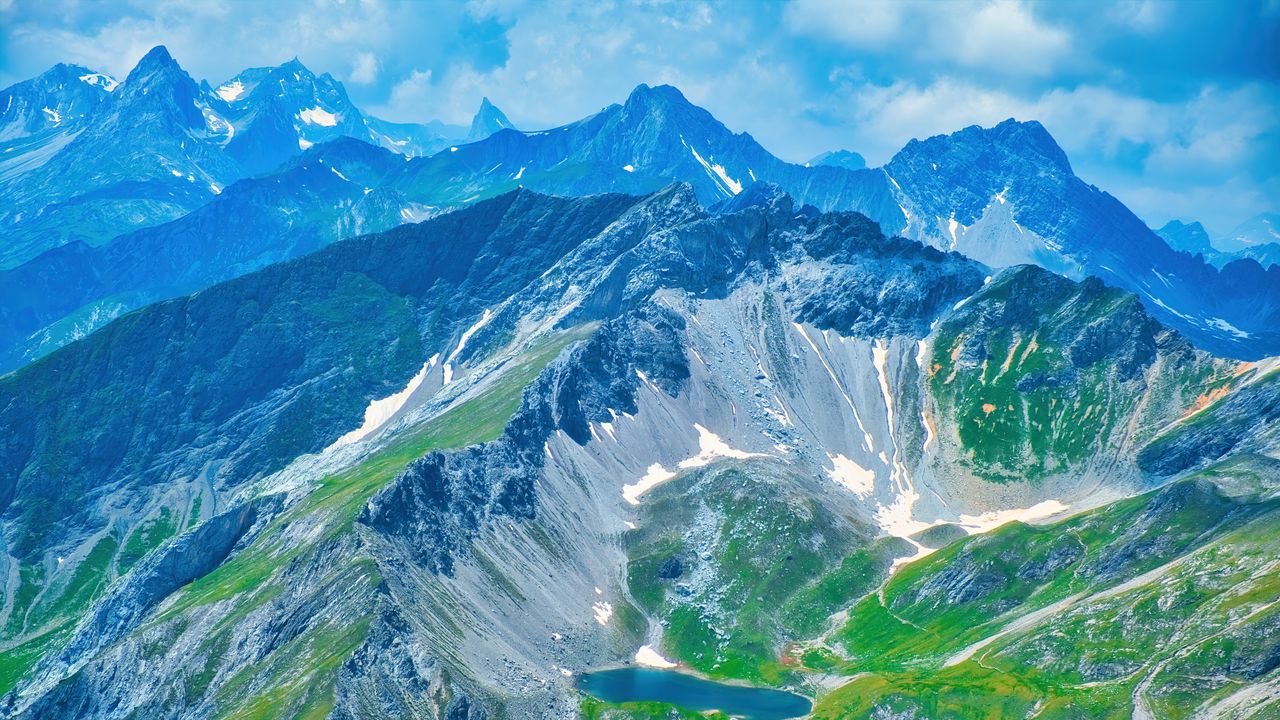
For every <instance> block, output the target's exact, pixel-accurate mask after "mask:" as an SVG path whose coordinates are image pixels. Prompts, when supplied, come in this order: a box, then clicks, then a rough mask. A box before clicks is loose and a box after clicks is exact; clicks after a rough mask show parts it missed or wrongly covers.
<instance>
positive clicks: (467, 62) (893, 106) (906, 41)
mask: <svg viewBox="0 0 1280 720" xmlns="http://www.w3.org/2000/svg"><path fill="white" fill-rule="evenodd" d="M157 43H164V44H166V45H168V47H169V49H170V51H171V52H172V53H173V54H174V56H175V57H176V58H177V59H178V61H179V62H181V63H182V64H183V66H184V67H186V68H187V70H188V71H189V72H191V74H192V75H194V76H195V77H197V78H207V79H209V80H210V81H211V82H214V83H215V84H216V83H217V82H219V81H221V80H224V79H226V78H227V77H230V76H231V75H233V74H235V73H236V72H237V71H239V70H240V69H242V68H244V67H250V66H256V65H270V64H278V63H280V62H283V61H285V60H288V59H289V58H291V57H293V56H294V55H296V56H298V57H299V58H300V59H301V60H302V61H303V62H304V63H306V64H307V65H308V66H309V67H310V68H312V69H313V70H315V71H316V72H321V71H328V72H331V73H332V74H333V75H334V76H335V77H337V78H339V79H340V80H343V81H344V82H345V83H346V85H347V88H348V91H349V92H350V94H351V95H352V97H353V99H355V101H356V102H357V103H358V104H359V105H361V106H362V107H364V108H365V109H366V110H369V111H371V112H373V113H375V114H378V115H380V116H383V117H385V118H387V119H391V120H402V121H415V120H427V119H432V118H438V119H443V120H445V121H448V122H455V123H465V122H467V121H468V119H469V117H470V115H471V113H473V112H474V111H475V108H476V106H477V105H478V104H479V102H480V98H481V97H482V96H484V95H487V96H489V97H490V98H491V99H492V100H493V101H494V102H495V103H496V104H497V105H498V106H499V107H501V108H502V109H503V110H504V111H505V112H506V113H507V115H508V116H510V118H511V119H512V120H513V121H514V122H516V123H517V124H518V125H520V126H522V127H525V128H540V127H548V126H552V125H556V124H560V123H564V122H567V121H570V120H574V119H577V118H579V117H581V116H584V115H587V114H589V113H591V112H594V111H596V110H598V109H600V108H601V107H603V106H605V105H608V104H610V103H613V102H621V101H622V100H623V99H624V98H625V97H626V95H627V93H628V92H629V91H630V89H631V88H632V87H634V86H635V85H636V84H638V83H640V82H647V83H650V84H656V83H671V84H674V85H676V86H677V87H679V88H680V89H681V90H682V91H684V93H685V94H686V95H687V96H688V97H689V98H690V99H691V100H693V101H694V102H696V103H698V104H700V105H702V106H704V107H706V108H707V109H709V110H710V111H711V112H712V113H714V114H715V115H716V116H717V117H718V118H719V119H720V120H721V121H723V122H724V123H725V124H726V125H728V126H729V127H730V128H732V129H734V130H737V131H747V132H750V133H751V134H752V135H754V136H755V137H756V138H757V139H758V140H760V141H761V142H762V143H763V144H764V145H765V146H766V147H767V148H769V149H770V150H772V151H773V152H774V153H775V154H777V155H779V156H781V157H783V158H785V159H788V160H793V161H804V160H806V159H808V158H809V157H811V156H813V155H816V154H817V153H819V152H821V151H823V150H827V149H836V148H848V149H851V150H856V151H858V152H860V153H862V154H863V155H865V156H866V157H867V159H868V161H869V162H870V163H871V164H873V165H874V164H879V163H882V162H885V161H886V160H888V159H889V157H891V156H892V154H893V153H894V152H895V151H896V150H897V149H898V148H900V147H901V146H902V145H903V144H905V143H906V141H908V140H909V139H911V138H913V137H927V136H929V135H934V134H938V133H945V132H950V131H953V130H957V129H959V128H961V127H964V126H966V125H970V124H975V123H977V124H981V125H991V124H994V123H996V122H998V121H1000V120H1002V119H1004V118H1006V117H1016V118H1018V119H1037V120H1040V121H1041V122H1043V123H1044V124H1045V125H1046V126H1047V127H1048V128H1049V130H1050V131H1051V132H1052V133H1053V134H1054V136H1055V137H1056V138H1057V139H1058V141H1059V142H1060V143H1061V144H1062V146H1063V147H1064V148H1065V149H1066V151H1067V153H1068V155H1069V156H1070V158H1071V160H1072V163H1073V165H1074V166H1075V168H1076V171H1077V173H1078V174H1080V175H1081V176H1082V177H1084V178H1085V179H1086V180H1088V181H1090V182H1092V183H1094V184H1095V185H1098V186H1099V187H1101V188H1103V189H1105V190H1108V191H1109V192H1111V193H1112V194H1114V195H1116V196H1117V197H1119V198H1120V199H1121V200H1123V201H1124V202H1125V203H1126V204H1128V205H1129V206H1130V207H1131V208H1133V209H1134V210H1135V211H1136V212H1137V213H1138V214H1139V215H1140V216H1142V217H1143V218H1144V219H1145V220H1147V221H1148V222H1149V223H1151V224H1153V225H1159V224H1162V223H1164V222H1165V221H1166V220H1168V219H1170V218H1172V217H1178V218H1183V219H1199V220H1202V221H1203V222H1204V223H1205V224H1206V226H1208V228H1209V229H1210V231H1211V232H1212V233H1214V234H1215V235H1216V234H1222V233H1225V232H1227V231H1228V230H1230V229H1231V228H1232V227H1233V226H1234V225H1235V224H1236V223H1238V222H1240V221H1242V220H1244V219H1246V218H1247V217H1249V216H1251V215H1253V214H1255V213H1257V212H1261V211H1264V210H1271V211H1275V210H1280V123H1278V122H1277V118H1280V84H1278V81H1280V0H1256V1H1245V0H1240V1H1223V2H1218V1H1205V2H1178V3H1175V2H1157V1H1153V0H1127V1H1126V0H1121V1H1119V2H1107V3H1090V2H1081V1H1079V0H1076V1H1073V2H1023V1H1021V0H994V1H992V0H978V1H974V2H968V1H965V0H955V1H953V2H937V1H935V2H911V1H910V0H908V1H907V2H882V1H880V0H873V1H866V2H861V1H852V0H795V1H794V2H786V3H782V2H752V1H750V0H738V1H736V2H726V3H718V2H699V1H696V0H686V1H680V2H676V1H674V0H648V1H645V2H608V1H605V2H599V1H597V2H587V1H586V0H582V1H580V2H555V1H552V2H532V1H531V0H471V1H469V2H401V1H398V0H346V1H345V2H339V1H337V0H275V1H273V2H270V3H248V2H228V1H225V0H176V1H175V0H169V1H168V2H153V1H151V0H128V1H125V2H116V3H97V2H88V1H85V0H34V1H28V0H0V85H8V84H9V83H12V82H15V81H17V80H20V79H23V78H25V77H29V76H31V75H34V74H36V73H38V72H40V71H42V70H44V69H45V68H47V67H48V66H49V65H51V64H53V63H54V62H57V61H60V60H64V61H72V62H78V63H81V64H84V65H88V66H90V67H93V68H95V69H98V70H102V71H105V72H109V73H112V74H114V75H116V76H119V77H123V76H124V75H125V74H126V73H127V72H128V70H129V68H130V67H131V66H132V64H133V63H134V62H136V60H137V59H138V58H139V57H141V56H142V54H143V53H145V52H146V50H147V49H148V48H149V47H151V46H152V45H155V44H157Z"/></svg>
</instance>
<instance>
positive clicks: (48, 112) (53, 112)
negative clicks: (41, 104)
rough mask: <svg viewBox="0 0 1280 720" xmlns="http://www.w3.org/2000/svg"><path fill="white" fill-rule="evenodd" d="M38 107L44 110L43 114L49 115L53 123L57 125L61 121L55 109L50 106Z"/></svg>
mask: <svg viewBox="0 0 1280 720" xmlns="http://www.w3.org/2000/svg"><path fill="white" fill-rule="evenodd" d="M40 109H41V110H43V111H44V114H45V115H48V116H49V119H50V120H52V121H53V124H54V125H59V124H61V123H62V116H61V115H59V114H58V111H57V110H53V109H50V108H40Z"/></svg>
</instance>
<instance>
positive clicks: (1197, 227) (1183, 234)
mask: <svg viewBox="0 0 1280 720" xmlns="http://www.w3.org/2000/svg"><path fill="white" fill-rule="evenodd" d="M1156 234H1157V235H1159V236H1160V237H1161V239H1163V240H1164V241H1165V242H1166V243H1168V244H1169V247H1171V248H1173V249H1174V250H1177V251H1179V252H1185V253H1191V254H1192V255H1204V256H1205V257H1206V258H1207V257H1210V256H1211V255H1213V254H1214V249H1213V244H1212V243H1210V242H1209V233H1208V232H1206V231H1205V229H1204V226H1203V225H1201V224H1200V223H1198V222H1194V221H1193V222H1189V223H1184V222H1182V221H1180V220H1170V221H1169V222H1167V223H1165V224H1164V226H1163V227H1161V228H1160V229H1159V230H1156Z"/></svg>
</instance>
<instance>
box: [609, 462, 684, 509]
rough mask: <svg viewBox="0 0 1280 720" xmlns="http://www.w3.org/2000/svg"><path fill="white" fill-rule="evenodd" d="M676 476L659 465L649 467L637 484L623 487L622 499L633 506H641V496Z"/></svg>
mask: <svg viewBox="0 0 1280 720" xmlns="http://www.w3.org/2000/svg"><path fill="white" fill-rule="evenodd" d="M675 476H676V474H675V473H673V472H671V471H670V470H667V469H666V468H664V467H662V465H661V464H659V463H654V464H652V465H650V466H649V469H648V470H647V471H646V472H645V474H644V477H642V478H640V480H638V481H637V482H635V483H632V484H630V485H623V486H622V497H623V498H624V499H625V500H626V501H627V502H629V503H631V504H632V505H639V504H640V496H641V495H643V494H645V493H647V492H649V491H650V490H652V489H654V488H655V487H657V486H659V485H661V484H662V483H664V482H666V481H668V480H670V479H671V478H673V477H675Z"/></svg>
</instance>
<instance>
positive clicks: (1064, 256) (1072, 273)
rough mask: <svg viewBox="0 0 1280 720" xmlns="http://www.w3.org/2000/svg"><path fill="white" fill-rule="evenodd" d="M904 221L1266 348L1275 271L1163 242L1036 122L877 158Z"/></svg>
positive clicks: (1194, 331)
mask: <svg viewBox="0 0 1280 720" xmlns="http://www.w3.org/2000/svg"><path fill="white" fill-rule="evenodd" d="M884 171H885V173H887V174H888V176H889V177H890V178H891V179H892V181H893V183H894V189H895V194H896V197H897V199H898V201H899V202H900V203H901V204H902V213H903V214H904V215H905V217H906V218H907V220H906V226H905V228H904V229H903V230H902V233H903V234H904V235H906V236H908V237H913V238H918V239H920V240H922V241H923V242H927V243H929V244H932V245H935V246H938V247H943V248H947V249H952V250H957V251H959V252H962V253H964V254H966V255H968V256H970V257H972V258H974V259H977V260H980V261H982V262H985V263H987V264H988V265H991V266H993V267H1000V266H1008V265H1014V264H1018V263H1034V264H1037V265H1040V266H1042V267H1045V268H1047V269H1049V270H1052V271H1054V272H1057V273H1060V274H1064V275H1067V276H1069V277H1072V278H1075V279H1083V278H1084V277H1085V276H1089V275H1093V276H1097V277H1099V278H1101V279H1102V280H1103V281H1105V282H1106V283H1107V284H1109V285H1112V286H1114V287H1119V288H1123V289H1125V290H1128V291H1130V292H1132V293H1134V294H1136V295H1137V296H1138V297H1139V298H1140V299H1141V300H1142V301H1143V303H1144V305H1145V306H1146V309H1147V311H1148V312H1150V313H1151V314H1152V315H1154V316H1155V317H1157V318H1159V319H1160V320H1161V321H1162V322H1163V323H1165V324H1167V325H1169V326H1170V327H1174V328H1177V329H1178V330H1179V331H1180V332H1182V333H1183V334H1184V335H1186V336H1187V337H1189V338H1191V339H1192V341H1193V342H1195V343H1196V344H1197V345H1198V346H1199V347H1202V348H1206V349H1209V350H1212V351H1214V352H1217V353H1220V354H1226V355H1229V356H1232V357H1241V358H1247V359H1256V358H1258V357H1262V356H1265V355H1269V354H1274V353H1275V352H1276V351H1277V348H1278V347H1280V346H1278V345H1277V338H1276V336H1275V335H1274V328H1275V327H1276V324H1275V320H1276V318H1275V316H1274V313H1276V312H1277V311H1278V309H1280V274H1277V271H1276V270H1275V269H1274V268H1272V269H1264V267H1263V266H1262V265H1260V264H1258V263H1256V262H1252V261H1248V260H1243V261H1237V262H1233V263H1230V264H1228V265H1226V266H1224V267H1223V268H1222V269H1220V270H1219V269H1217V268H1214V267H1213V266H1212V265H1210V264H1209V263H1208V262H1206V261H1205V260H1204V258H1202V257H1197V256H1196V255H1194V254H1190V253H1187V252H1185V251H1179V250H1176V249H1174V248H1171V247H1170V246H1169V245H1167V244H1166V243H1165V242H1164V241H1163V240H1162V239H1161V238H1160V237H1159V236H1158V235H1157V234H1156V233H1154V232H1152V231H1151V230H1150V229H1149V228H1148V227H1147V226H1146V225H1145V224H1143V223H1142V221H1141V220H1139V219H1138V218H1137V217H1136V216H1135V215H1134V214H1133V213H1131V212H1130V211H1129V210H1128V209H1127V208H1125V206H1124V205H1123V204H1121V203H1120V202H1119V201H1118V200H1116V199H1115V198H1113V197H1111V196H1110V195H1108V194H1106V193H1105V192H1103V191H1101V190H1099V189H1098V188H1095V187H1093V186H1091V185H1088V184H1087V183H1085V182H1084V181H1082V180H1080V179H1079V178H1078V177H1076V176H1075V175H1074V174H1073V173H1072V170H1071V165H1070V163H1069V162H1068V160H1067V157H1066V155H1065V153H1063V151H1062V149H1061V148H1059V147H1058V145H1057V143H1056V142H1054V140H1053V138H1052V137H1051V136H1050V135H1049V133H1048V132H1047V131H1046V130H1045V129H1044V127H1043V126H1041V125H1040V124H1039V123H1036V122H1021V123H1020V122H1015V121H1013V120H1006V121H1005V122H1003V123H1000V124H999V125H997V126H995V127H993V128H990V129H984V128H979V127H970V128H965V129H964V130H961V131H959V132H956V133H953V134H951V135H946V136H937V137H933V138H929V139H927V140H923V141H912V142H910V143H908V144H907V146H906V147H905V148H903V149H902V150H901V151H900V152H899V153H898V154H897V155H895V156H894V157H893V159H892V160H891V161H890V162H889V163H888V164H887V165H886V166H885V167H884Z"/></svg>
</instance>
